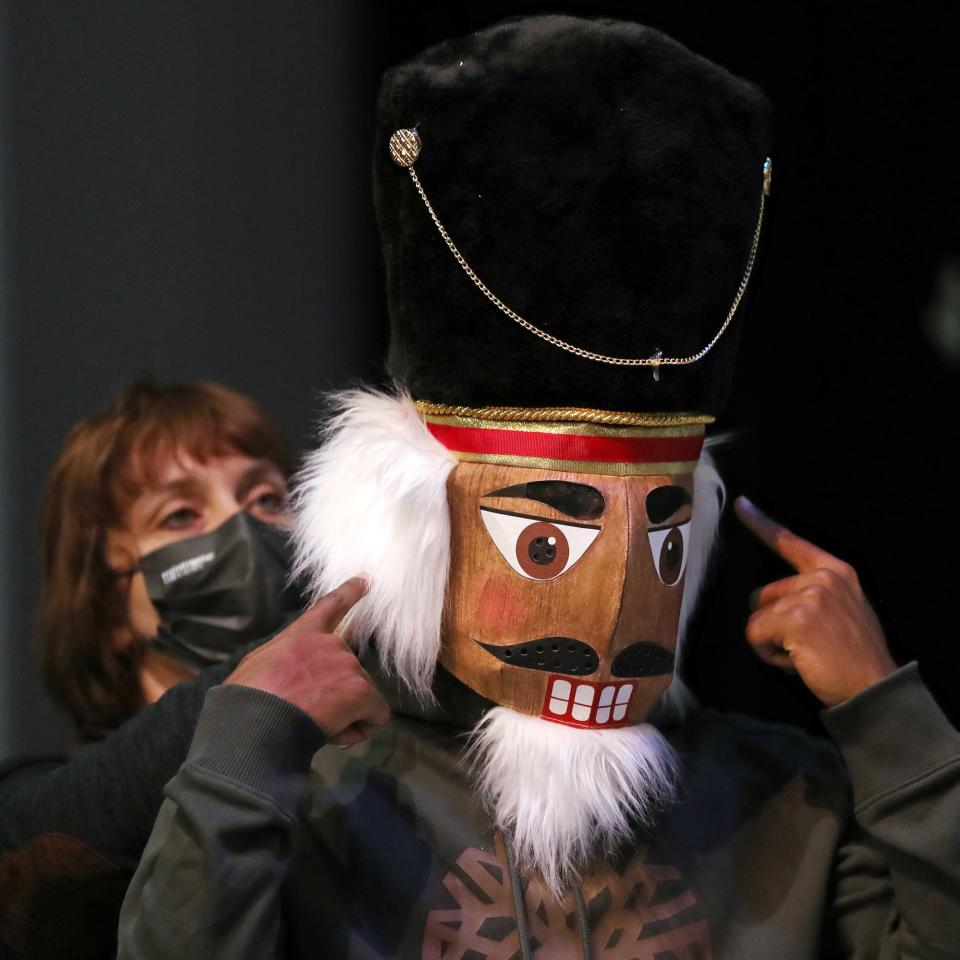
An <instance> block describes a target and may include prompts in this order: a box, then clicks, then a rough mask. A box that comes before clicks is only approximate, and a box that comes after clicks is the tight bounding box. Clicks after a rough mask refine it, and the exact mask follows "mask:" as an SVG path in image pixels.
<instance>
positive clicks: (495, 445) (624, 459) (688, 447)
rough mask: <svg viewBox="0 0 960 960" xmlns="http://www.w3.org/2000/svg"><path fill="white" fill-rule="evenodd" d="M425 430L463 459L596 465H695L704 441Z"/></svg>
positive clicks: (436, 426)
mask: <svg viewBox="0 0 960 960" xmlns="http://www.w3.org/2000/svg"><path fill="white" fill-rule="evenodd" d="M427 429H428V430H429V431H430V432H431V433H432V434H433V435H434V437H436V438H437V440H439V441H440V443H442V444H443V445H444V446H445V447H446V448H447V449H448V450H450V451H452V452H454V453H463V454H485V455H490V454H492V455H497V456H503V457H540V458H543V459H549V460H581V461H589V462H596V463H683V462H693V461H696V460H697V458H698V457H699V456H700V450H701V449H702V447H703V437H702V436H692V437H611V436H600V437H590V436H583V435H582V434H568V433H538V432H536V431H534V430H503V429H498V428H489V429H488V428H481V427H455V426H451V425H449V424H443V423H429V422H428V423H427Z"/></svg>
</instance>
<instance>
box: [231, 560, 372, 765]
mask: <svg viewBox="0 0 960 960" xmlns="http://www.w3.org/2000/svg"><path fill="white" fill-rule="evenodd" d="M366 590H367V588H366V584H365V583H364V581H363V580H362V579H361V578H360V577H354V578H352V579H350V580H347V581H346V583H343V584H341V585H340V586H339V587H337V589H336V590H334V591H332V592H331V593H328V594H327V595H326V596H324V597H321V598H320V599H319V600H318V601H317V602H316V603H315V604H314V605H313V606H312V607H311V608H310V609H309V610H307V611H306V612H305V613H303V614H301V615H300V616H299V617H298V618H297V619H296V620H294V621H293V623H291V624H289V625H288V626H287V627H286V628H284V630H282V631H281V632H280V633H278V634H277V635H276V636H275V637H274V638H273V639H272V640H271V641H270V642H269V643H265V644H264V645H263V646H262V647H258V648H257V649H256V650H254V651H253V652H252V653H249V654H247V656H246V657H244V658H243V660H241V661H240V663H239V664H238V665H237V668H236V670H234V671H233V673H231V674H230V676H229V677H227V679H226V680H225V681H224V682H225V683H236V684H240V685H242V686H246V687H256V688H257V689H259V690H266V691H267V693H272V694H275V695H276V696H278V697H283V699H284V700H288V701H290V703H293V704H295V705H296V706H298V707H300V709H301V710H304V711H306V712H307V713H309V714H310V716H311V717H313V719H314V720H315V721H316V722H317V723H318V724H319V725H320V727H321V728H322V729H323V732H324V733H325V734H326V735H327V737H328V738H329V740H330V742H331V743H333V744H338V745H341V746H344V745H347V744H351V743H359V742H360V741H361V740H364V739H365V738H366V737H367V736H368V735H369V734H370V732H371V731H372V730H374V729H375V728H376V727H378V726H382V725H383V724H384V723H386V722H387V720H388V719H389V718H390V708H389V707H388V706H387V702H386V701H385V700H384V699H383V697H382V696H381V695H380V692H379V691H378V690H377V688H376V687H375V686H374V684H373V681H372V680H371V679H370V677H369V675H368V674H367V672H366V671H365V670H364V669H363V667H361V666H360V661H359V660H357V658H356V656H355V655H354V653H353V651H352V650H351V649H350V648H349V647H348V646H347V644H346V642H345V641H344V639H343V637H342V636H340V634H338V633H335V632H334V631H335V630H336V629H337V627H338V626H339V624H340V621H341V620H342V619H343V618H344V617H345V616H346V614H347V612H348V611H349V610H350V608H351V607H352V606H353V605H354V604H355V603H356V602H357V601H358V600H359V599H360V598H361V597H362V596H363V595H364V593H366Z"/></svg>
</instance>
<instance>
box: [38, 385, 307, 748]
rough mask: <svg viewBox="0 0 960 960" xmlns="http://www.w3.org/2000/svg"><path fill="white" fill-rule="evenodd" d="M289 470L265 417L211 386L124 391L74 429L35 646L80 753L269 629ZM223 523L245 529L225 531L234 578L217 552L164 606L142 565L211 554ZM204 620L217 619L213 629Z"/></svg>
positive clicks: (282, 445) (279, 585)
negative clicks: (194, 549)
mask: <svg viewBox="0 0 960 960" xmlns="http://www.w3.org/2000/svg"><path fill="white" fill-rule="evenodd" d="M292 470H293V459H292V456H291V454H290V451H289V448H288V446H287V443H286V440H285V438H284V437H283V435H282V434H281V432H280V431H279V430H278V429H277V427H276V426H274V424H273V423H271V422H270V420H269V419H268V418H267V417H266V415H265V414H264V413H263V411H262V410H260V408H259V407H258V406H257V405H256V404H255V403H254V402H253V400H251V399H250V398H249V397H246V396H244V395H243V394H240V393H237V392H235V391H233V390H229V389H227V388H226V387H223V386H221V385H219V384H215V383H204V382H195V383H184V384H176V385H171V386H159V385H155V384H152V383H147V382H138V383H134V384H131V385H130V386H128V387H127V388H126V389H124V390H123V391H122V392H121V393H120V394H119V395H118V396H117V397H116V398H115V399H114V401H113V402H112V403H111V404H110V405H109V406H108V407H107V408H106V409H105V410H103V411H101V412H100V413H98V414H96V415H94V416H92V417H90V418H87V419H85V420H82V421H80V422H79V423H78V424H77V425H76V426H75V427H74V428H73V430H72V431H71V432H70V435H69V436H68V438H67V440H66V443H65V445H64V449H63V452H62V453H61V455H60V458H59V459H58V461H57V463H56V465H55V466H54V469H53V471H52V474H51V477H50V480H49V483H48V486H47V490H46V494H45V497H44V500H43V504H42V510H41V546H42V565H43V587H42V593H41V597H40V604H39V611H38V633H39V643H40V652H41V659H42V663H43V669H44V674H45V678H46V681H47V685H48V687H49V689H50V691H51V693H52V694H53V695H54V697H55V698H56V699H57V701H58V702H59V703H60V704H61V705H63V706H64V707H65V708H66V709H67V711H68V712H69V713H70V715H71V717H72V718H73V720H74V722H75V724H76V727H77V731H78V733H79V735H80V737H81V738H82V739H84V740H90V739H96V738H99V737H102V736H104V735H105V734H107V733H109V732H110V731H111V730H113V729H115V728H116V727H117V726H119V725H120V724H121V723H122V722H123V721H124V720H126V719H128V718H129V717H131V716H133V715H134V714H135V713H136V712H138V711H139V710H140V709H141V708H142V707H143V706H144V705H145V704H148V703H152V702H154V701H155V700H157V699H158V697H159V696H161V695H162V694H163V693H164V692H165V691H166V690H167V689H168V688H169V687H171V686H172V685H173V684H175V683H178V682H180V681H181V680H185V679H189V678H190V677H192V676H194V675H195V674H196V671H197V669H198V668H200V667H202V666H205V665H207V664H209V663H212V662H217V661H222V660H223V659H225V658H226V657H227V656H229V654H230V653H231V652H232V651H233V650H234V649H236V647H237V646H239V645H241V644H242V643H243V642H244V641H245V640H252V639H255V638H256V637H258V636H263V635H265V634H266V633H268V632H270V631H271V630H274V629H276V627H277V626H279V624H280V623H281V622H282V620H283V613H284V610H283V605H282V602H281V601H282V600H283V599H289V597H286V598H285V597H284V595H283V581H284V579H285V577H286V569H285V563H284V561H285V556H284V551H285V547H284V540H283V538H278V537H276V536H271V532H272V531H271V529H270V528H272V527H274V526H284V525H285V524H286V515H285V513H284V498H285V496H286V493H287V481H288V478H289V476H290V474H291V473H292ZM234 517H237V518H238V520H239V519H240V518H243V520H244V523H243V524H241V525H242V526H243V527H244V528H245V529H243V530H241V531H233V530H232V528H231V530H229V531H227V532H228V533H232V534H233V537H232V538H231V542H230V544H229V546H230V547H231V548H232V554H231V557H232V559H233V560H234V561H235V562H238V563H239V564H240V566H241V567H242V569H239V570H238V569H225V568H224V552H225V551H224V546H225V544H224V543H220V544H219V546H220V549H219V551H217V559H216V561H215V562H213V563H212V564H211V563H210V562H207V563H201V564H200V568H201V569H198V570H195V571H192V572H188V573H186V574H184V575H182V576H181V577H177V578H175V579H176V583H175V586H176V595H175V596H174V595H173V593H172V592H171V590H170V589H169V588H170V586H171V584H170V582H169V581H170V576H169V575H168V576H167V578H166V581H164V580H162V579H159V578H153V577H151V571H152V570H153V568H154V567H155V566H156V564H151V563H150V562H149V558H150V557H157V558H159V559H160V560H161V561H163V559H164V556H167V558H168V559H169V555H170V553H171V552H173V553H174V554H179V553H181V552H182V551H183V549H184V547H183V544H185V543H186V549H187V552H188V553H189V549H190V545H192V544H194V543H197V542H198V543H199V545H200V546H201V547H204V548H207V547H210V546H212V545H216V544H215V543H214V541H216V540H220V541H222V540H223V539H224V538H223V537H211V532H212V531H215V530H217V529H219V528H221V525H223V524H224V523H227V522H229V521H231V518H234ZM246 518H252V519H251V520H249V521H247V519H246ZM235 525H236V524H235ZM197 538H204V539H202V540H200V541H197ZM237 541H240V542H241V543H238V542H237ZM264 542H266V544H267V546H266V547H263V546H262V544H263V543H264ZM178 543H179V544H181V547H180V549H179V550H174V551H171V550H170V547H171V545H173V544H178ZM165 548H166V554H164V553H161V551H163V550H164V549H165ZM209 552H210V551H209V549H203V550H200V551H199V552H198V555H199V556H201V557H203V556H205V555H206V554H208V553H209ZM145 561H146V562H145ZM254 572H256V573H257V574H258V575H259V576H258V577H256V578H255V577H253V573H254ZM160 573H161V575H162V573H163V571H160ZM197 574H199V575H200V576H198V575H197ZM224 578H226V580H225V579H224ZM264 579H265V580H266V585H264V583H263V581H264ZM258 586H259V587H260V589H256V588H257V587H258ZM231 591H232V595H227V594H229V593H231ZM185 605H186V606H188V607H190V609H191V610H192V611H193V614H194V616H193V617H191V616H189V615H187V614H186V613H185V610H184V608H185ZM288 606H289V605H288ZM289 612H291V613H292V612H295V611H294V610H290V611H289ZM214 615H219V616H220V619H221V621H224V622H222V623H221V624H220V625H219V627H217V628H214V627H211V626H210V624H209V620H210V618H211V617H213V616H214ZM198 617H202V618H204V620H205V621H206V627H205V630H200V633H202V634H204V637H203V643H202V644H199V648H198V643H199V641H197V642H191V637H192V635H193V634H194V633H196V632H197V631H198V629H199V621H198V619H197V618H198ZM229 618H232V621H231V623H230V624H229V625H227V624H226V622H225V621H226V620H227V619H229ZM171 620H176V628H177V629H171V627H172V624H171ZM65 624H69V629H68V630H65V629H64V625H65Z"/></svg>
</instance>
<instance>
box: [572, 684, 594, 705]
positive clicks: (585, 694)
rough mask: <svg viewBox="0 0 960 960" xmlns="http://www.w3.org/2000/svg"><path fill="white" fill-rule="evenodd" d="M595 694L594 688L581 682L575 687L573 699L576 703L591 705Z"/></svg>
mask: <svg viewBox="0 0 960 960" xmlns="http://www.w3.org/2000/svg"><path fill="white" fill-rule="evenodd" d="M595 695H596V690H594V689H593V687H590V686H587V684H585V683H581V684H580V685H579V686H578V687H577V692H576V693H575V694H574V695H573V699H574V700H575V701H576V702H577V703H585V704H586V705H587V706H588V707H590V706H593V698H594V696H595Z"/></svg>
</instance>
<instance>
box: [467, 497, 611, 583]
mask: <svg viewBox="0 0 960 960" xmlns="http://www.w3.org/2000/svg"><path fill="white" fill-rule="evenodd" d="M480 516H481V518H482V519H483V523H484V526H485V527H486V528H487V533H489V534H490V539H491V540H493V542H494V544H495V545H496V547H497V549H498V550H499V551H500V553H501V554H502V555H503V559H504V560H506V561H507V563H509V564H510V566H511V567H513V569H514V570H516V572H517V573H519V574H520V576H521V577H526V578H527V579H529V580H553V579H554V578H555V577H559V576H560V575H561V574H563V573H566V572H567V571H568V570H569V569H570V568H571V567H572V566H573V565H574V564H575V563H576V562H577V561H578V560H579V559H580V558H581V557H582V556H583V555H584V553H585V552H586V550H587V547H589V546H590V544H591V543H593V541H594V540H596V539H597V534H598V533H599V532H600V528H599V527H588V526H580V525H578V524H571V523H552V522H551V521H549V520H540V519H538V518H537V517H525V516H521V515H520V514H515V513H504V512H503V511H501V510H490V509H484V508H482V507H481V509H480Z"/></svg>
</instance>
